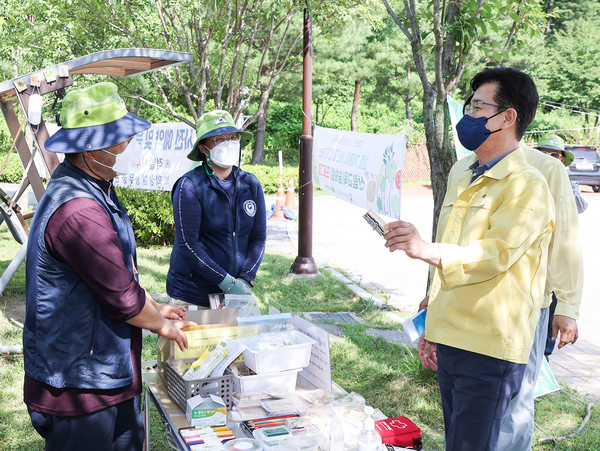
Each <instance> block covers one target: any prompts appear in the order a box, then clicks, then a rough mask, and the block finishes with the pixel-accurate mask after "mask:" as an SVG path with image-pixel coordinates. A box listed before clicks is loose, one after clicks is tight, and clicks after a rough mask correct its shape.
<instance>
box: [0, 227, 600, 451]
mask: <svg viewBox="0 0 600 451" xmlns="http://www.w3.org/2000/svg"><path fill="white" fill-rule="evenodd" d="M18 248H19V246H18V245H17V243H15V242H14V241H13V240H12V238H11V236H10V234H9V233H8V229H7V228H6V225H4V224H2V225H0V271H1V272H3V271H4V269H5V268H6V266H7V265H8V263H9V262H10V260H11V259H12V257H13V256H14V255H15V254H16V252H17V250H18ZM138 252H139V255H138V263H139V270H140V280H141V283H142V285H144V286H145V287H146V289H148V291H150V292H151V293H163V292H164V291H165V277H166V273H167V269H168V265H169V255H170V248H168V247H158V248H157V247H154V248H151V249H139V250H138ZM294 257H295V256H292V255H287V254H281V253H277V252H273V251H267V253H266V255H265V258H264V261H263V264H262V265H261V268H260V271H259V273H258V276H257V279H256V280H257V285H256V288H255V289H254V293H255V295H256V297H257V298H258V299H259V302H260V303H261V309H262V310H263V311H264V312H266V309H267V306H268V303H269V302H276V303H277V304H279V305H282V306H284V307H286V308H288V309H290V310H291V311H293V312H305V311H327V312H338V311H352V312H355V314H356V315H357V316H359V317H360V318H361V319H362V320H363V321H364V322H363V323H360V324H352V325H341V327H343V331H344V333H343V336H342V337H341V338H338V337H335V338H334V337H332V340H331V364H332V368H331V370H332V375H333V379H334V380H335V382H337V383H338V384H339V385H340V386H341V387H343V388H344V389H345V390H347V391H348V392H351V391H354V392H357V393H360V394H361V395H362V396H364V398H365V399H366V401H367V402H368V403H369V404H370V405H373V406H376V407H378V408H379V409H381V411H382V412H383V413H384V414H385V415H387V416H390V417H391V416H399V415H404V416H407V417H409V418H410V419H412V420H413V421H414V422H415V423H416V424H417V425H419V426H420V427H421V428H422V432H423V441H424V445H425V447H424V449H425V450H443V449H444V440H443V434H444V432H443V418H442V411H441V403H440V399H439V391H438V388H437V376H436V374H435V373H434V372H433V371H430V370H424V369H423V368H422V366H421V364H420V362H419V359H418V356H417V354H416V351H415V350H414V349H409V348H406V347H405V346H400V345H394V344H390V343H388V342H386V341H385V340H383V339H380V338H374V337H371V336H370V335H367V334H366V333H365V330H366V329H367V328H370V327H376V328H382V329H385V328H388V329H389V328H399V327H400V324H399V322H398V321H395V320H394V319H390V316H389V315H386V313H385V312H382V311H380V310H377V309H374V308H372V307H371V306H370V305H369V304H368V303H366V302H365V301H363V300H362V299H360V298H359V297H357V296H356V295H355V294H354V293H353V292H352V291H350V290H349V289H348V288H347V287H346V286H345V285H344V284H343V283H341V282H339V281H338V280H337V279H335V278H334V277H333V276H332V275H330V274H329V273H327V271H326V270H323V274H324V277H323V278H315V279H312V280H302V279H295V278H291V277H286V273H287V271H288V270H289V268H290V266H291V264H292V262H293V260H294ZM24 285H25V275H24V266H23V267H21V268H20V270H19V272H18V273H17V275H16V276H15V278H14V279H13V280H12V281H11V283H10V284H9V288H8V289H7V290H6V291H5V293H4V295H3V296H1V297H0V312H1V313H0V340H2V342H3V344H5V345H6V344H20V343H21V330H20V324H19V322H18V321H15V320H14V319H12V318H14V317H15V312H17V313H18V312H21V314H22V311H23V305H24V298H25V292H24V288H23V287H24ZM142 358H143V360H153V359H155V358H156V338H155V337H154V336H150V337H146V338H145V339H144V350H143V357H142ZM22 390H23V359H22V356H4V357H1V358H0V450H38V449H39V450H42V449H43V448H44V444H43V441H42V440H41V439H40V438H39V436H38V435H37V433H36V432H35V431H34V430H33V428H32V427H31V424H30V422H29V417H28V414H27V410H26V408H25V405H24V404H23V402H22ZM585 404H586V400H585V398H584V397H582V396H580V395H578V394H577V393H574V392H572V391H571V390H569V389H568V388H564V389H563V390H561V391H559V392H555V393H552V394H549V395H546V396H544V397H542V398H541V399H540V400H539V401H537V402H536V423H537V425H538V427H537V428H536V436H535V439H536V440H537V439H539V438H541V437H548V436H555V437H561V436H567V435H569V434H571V433H572V432H574V431H576V430H577V428H578V427H579V425H580V424H581V422H582V421H583V418H584V417H585ZM151 413H152V415H151V432H152V435H151V446H152V448H153V449H158V450H167V449H168V446H167V444H166V438H165V432H164V428H163V426H162V424H161V422H160V419H159V417H158V414H157V413H156V412H155V411H153V412H151ZM599 414H600V409H599V408H598V407H597V406H594V407H593V408H592V415H591V418H590V420H589V422H588V423H587V425H586V427H585V428H584V429H583V431H582V432H581V433H580V434H578V435H576V436H575V437H572V438H568V439H566V440H561V441H558V442H556V443H545V444H537V443H536V444H535V445H534V447H533V449H534V450H536V451H538V450H544V451H546V450H548V451H549V450H553V451H554V450H600V415H599Z"/></svg>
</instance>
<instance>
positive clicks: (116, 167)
mask: <svg viewBox="0 0 600 451" xmlns="http://www.w3.org/2000/svg"><path fill="white" fill-rule="evenodd" d="M101 150H102V151H103V152H106V153H108V154H111V155H113V156H114V157H115V164H113V165H112V167H110V166H108V165H106V164H102V163H100V162H99V161H96V163H98V164H99V165H101V166H104V167H105V168H109V169H112V170H113V171H115V172H116V173H117V175H125V174H129V173H130V172H131V171H133V170H134V169H135V167H136V166H137V164H138V162H139V160H140V156H141V154H142V148H141V147H140V144H139V143H138V142H137V140H135V139H132V140H131V142H130V143H129V144H128V145H127V147H126V148H125V150H124V151H123V152H121V153H120V154H114V153H112V152H109V151H108V150H106V149H101ZM94 161H95V160H94Z"/></svg>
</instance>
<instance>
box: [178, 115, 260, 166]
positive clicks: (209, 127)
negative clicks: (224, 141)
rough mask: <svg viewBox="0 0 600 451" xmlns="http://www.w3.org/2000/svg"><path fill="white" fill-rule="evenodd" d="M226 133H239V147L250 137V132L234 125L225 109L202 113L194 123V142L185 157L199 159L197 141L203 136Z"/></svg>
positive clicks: (246, 142)
mask: <svg viewBox="0 0 600 451" xmlns="http://www.w3.org/2000/svg"><path fill="white" fill-rule="evenodd" d="M227 133H239V134H240V135H241V138H240V147H244V146H245V145H246V144H248V143H249V142H250V140H251V139H252V133H250V132H246V131H243V130H240V129H238V128H237V127H236V126H235V122H233V117H231V114H229V113H228V112H227V111H225V110H214V111H211V112H210V113H204V114H203V115H202V116H200V119H198V123H197V124H196V142H195V143H194V147H193V148H192V151H191V152H190V153H189V154H188V156H187V157H188V158H189V159H190V160H192V161H200V160H201V158H200V157H201V154H200V150H199V149H198V143H199V142H200V141H201V140H203V139H204V138H209V137H211V136H217V135H225V134H227Z"/></svg>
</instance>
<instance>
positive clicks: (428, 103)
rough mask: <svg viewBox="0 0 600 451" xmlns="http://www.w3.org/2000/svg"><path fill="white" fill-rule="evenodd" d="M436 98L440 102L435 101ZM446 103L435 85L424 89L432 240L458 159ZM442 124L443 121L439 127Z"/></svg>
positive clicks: (424, 120)
mask: <svg viewBox="0 0 600 451" xmlns="http://www.w3.org/2000/svg"><path fill="white" fill-rule="evenodd" d="M436 100H437V102H436ZM446 110H447V106H446V102H445V101H441V100H440V97H439V96H437V93H436V92H435V89H434V88H433V86H431V85H430V86H429V89H424V90H423V123H424V126H425V139H426V144H427V153H428V155H429V166H430V168H431V187H432V189H433V225H432V231H431V239H432V241H435V237H436V232H437V223H438V218H439V215H440V211H441V209H442V203H443V201H444V195H445V193H446V186H447V182H448V173H449V172H450V168H451V167H452V165H453V164H454V163H455V161H456V156H455V154H454V149H453V148H452V146H451V145H450V137H449V133H448V129H449V127H448V124H447V122H448V121H449V119H448V117H447V114H446ZM439 124H443V125H442V126H440V125H439Z"/></svg>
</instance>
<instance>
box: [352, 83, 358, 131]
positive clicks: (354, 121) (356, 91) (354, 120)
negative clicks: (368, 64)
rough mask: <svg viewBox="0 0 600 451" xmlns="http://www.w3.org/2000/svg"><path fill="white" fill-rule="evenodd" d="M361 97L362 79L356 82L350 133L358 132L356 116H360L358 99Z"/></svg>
mask: <svg viewBox="0 0 600 451" xmlns="http://www.w3.org/2000/svg"><path fill="white" fill-rule="evenodd" d="M359 97H360V78H359V79H358V80H356V81H355V82H354V101H353V102H352V113H351V114H350V131H353V132H355V131H357V130H356V116H357V114H358V99H359Z"/></svg>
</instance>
